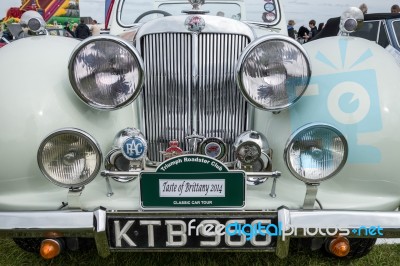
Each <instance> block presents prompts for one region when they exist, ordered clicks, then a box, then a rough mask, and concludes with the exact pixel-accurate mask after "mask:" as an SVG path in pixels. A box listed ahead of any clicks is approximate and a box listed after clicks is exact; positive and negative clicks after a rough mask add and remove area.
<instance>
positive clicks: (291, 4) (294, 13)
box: [0, 0, 400, 28]
mask: <svg viewBox="0 0 400 266" xmlns="http://www.w3.org/2000/svg"><path fill="white" fill-rule="evenodd" d="M138 1H139V0H138ZM147 1H151V0H147ZM206 1H207V0H206ZM252 1H263V0H252ZM20 3H21V1H20V0H0V17H4V16H5V13H6V10H7V9H8V8H9V7H10V6H19V4H20ZM281 3H282V4H283V6H284V10H285V13H286V19H294V20H295V21H296V26H295V28H298V27H300V26H301V25H305V26H308V21H309V20H310V19H315V20H316V21H317V24H318V23H320V22H325V21H326V20H327V19H328V18H330V17H335V16H340V14H341V13H342V12H343V11H344V10H345V9H346V8H347V7H350V6H357V7H358V6H359V5H360V4H361V3H366V4H367V5H368V11H369V13H378V12H389V11H390V7H391V6H392V5H393V4H399V5H400V0H397V1H393V0H364V1H363V0H308V1H307V0H281ZM80 7H81V16H85V17H86V16H91V17H92V18H94V19H96V20H97V21H99V22H103V21H104V0H80Z"/></svg>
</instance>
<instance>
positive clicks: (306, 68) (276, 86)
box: [238, 35, 311, 111]
mask: <svg viewBox="0 0 400 266" xmlns="http://www.w3.org/2000/svg"><path fill="white" fill-rule="evenodd" d="M310 76H311V68H310V64H309V60H308V57H307V55H306V52H305V50H304V49H303V48H302V47H301V45H300V44H298V43H296V41H294V40H292V39H291V38H289V37H286V36H275V35H274V36H266V37H263V38H260V39H258V40H256V41H254V42H253V43H251V44H250V45H249V46H248V47H247V48H246V49H245V51H244V52H243V53H242V56H241V57H240V59H239V63H238V85H239V88H240V89H241V91H242V93H243V95H244V97H245V98H246V99H247V100H248V101H249V102H250V103H251V104H253V105H254V106H255V107H257V108H260V109H264V110H268V111H275V110H281V109H285V108H288V107H289V106H291V105H292V104H293V103H294V102H296V101H297V100H298V99H299V98H300V97H301V95H302V94H303V93H304V91H305V90H306V88H307V86H308V83H309V80H310Z"/></svg>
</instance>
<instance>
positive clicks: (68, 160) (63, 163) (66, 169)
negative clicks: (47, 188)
mask: <svg viewBox="0 0 400 266" xmlns="http://www.w3.org/2000/svg"><path fill="white" fill-rule="evenodd" d="M101 157H102V156H101V151H100V149H99V146H98V144H97V143H96V142H95V140H94V139H93V138H92V137H91V136H90V135H88V134H87V133H86V132H83V131H81V130H78V129H62V130H58V131H56V132H54V133H52V134H50V135H49V136H48V137H47V138H46V139H45V140H44V141H43V142H42V143H41V145H40V147H39V150H38V164H39V168H40V170H41V171H42V173H43V174H44V175H45V176H46V177H47V178H48V179H49V180H50V181H51V182H53V183H55V184H56V185H59V186H62V187H68V188H71V187H72V188H76V187H81V186H83V185H85V184H87V183H89V182H91V181H92V180H93V179H94V178H95V177H96V175H97V173H98V172H99V170H100V165H101Z"/></svg>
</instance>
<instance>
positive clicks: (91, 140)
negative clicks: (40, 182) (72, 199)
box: [37, 127, 103, 189]
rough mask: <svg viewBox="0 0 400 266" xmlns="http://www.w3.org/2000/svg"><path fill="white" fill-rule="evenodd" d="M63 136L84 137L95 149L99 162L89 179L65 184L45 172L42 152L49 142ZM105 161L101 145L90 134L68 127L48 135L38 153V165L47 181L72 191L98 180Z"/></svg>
mask: <svg viewBox="0 0 400 266" xmlns="http://www.w3.org/2000/svg"><path fill="white" fill-rule="evenodd" d="M61 134H76V135H78V136H80V137H83V138H84V139H85V140H87V141H88V142H89V143H90V145H91V147H93V149H94V151H95V152H96V155H97V156H98V158H99V160H97V161H96V166H95V170H94V171H93V173H92V174H91V175H90V176H89V178H87V179H86V180H84V181H82V182H80V183H77V184H65V183H62V182H58V181H56V180H54V179H53V178H52V177H51V175H50V174H48V173H47V171H46V170H45V167H44V165H43V163H42V152H43V148H44V146H45V145H46V144H47V143H48V141H49V140H50V139H52V138H54V137H56V136H58V135H61ZM102 161H103V154H102V152H101V149H100V145H99V143H98V142H97V141H96V140H95V138H93V137H92V136H91V135H90V134H89V133H87V132H85V131H83V130H81V129H78V128H72V127H68V128H60V129H57V130H55V131H53V132H51V133H50V134H49V135H47V136H46V137H45V138H44V139H43V140H42V141H41V143H40V146H39V148H38V152H37V163H38V166H39V169H40V171H41V172H42V174H43V175H44V176H45V177H46V179H47V180H49V181H50V182H51V183H53V184H55V185H57V186H60V187H64V188H72V189H76V188H82V187H84V186H85V185H87V184H89V183H90V182H92V181H93V179H94V178H96V176H97V175H98V173H99V172H100V168H101V163H102Z"/></svg>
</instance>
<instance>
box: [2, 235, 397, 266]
mask: <svg viewBox="0 0 400 266" xmlns="http://www.w3.org/2000/svg"><path fill="white" fill-rule="evenodd" d="M0 265H1V266H8V265H18V266H19V265H27V266H28V265H63V266H64V265H66V266H67V265H68V266H69V265H116V266H123V265H139V266H146V265H185V266H186V265H188V266H196V265H204V266H205V265H207V266H208V265H230V266H231V265H248V266H253V265H274V266H275V265H282V266H283V265H285V266H286V265H301V266H305V265H362V266H364V265H368V266H369V265H400V245H378V246H375V247H374V249H373V250H372V252H371V253H369V255H367V256H366V257H363V258H361V259H358V260H350V261H349V260H337V259H332V258H326V257H323V256H322V255H320V254H319V253H318V252H314V253H304V252H297V253H292V254H290V256H289V257H288V258H287V259H279V258H277V257H276V256H275V255H274V254H272V253H238V252H234V253H233V252H232V253H230V252H226V253H221V252H216V253H159V252H153V253H112V254H111V255H110V256H109V257H107V258H105V259H104V258H101V257H99V256H98V255H97V252H96V251H94V250H93V251H90V252H71V253H63V254H61V255H60V256H58V257H57V258H55V259H53V260H48V261H45V260H43V259H42V258H40V256H39V255H38V254H32V253H27V252H24V251H22V250H21V249H20V248H18V247H17V246H16V245H15V244H14V242H13V241H12V240H9V239H5V240H2V241H1V243H0Z"/></svg>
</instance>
